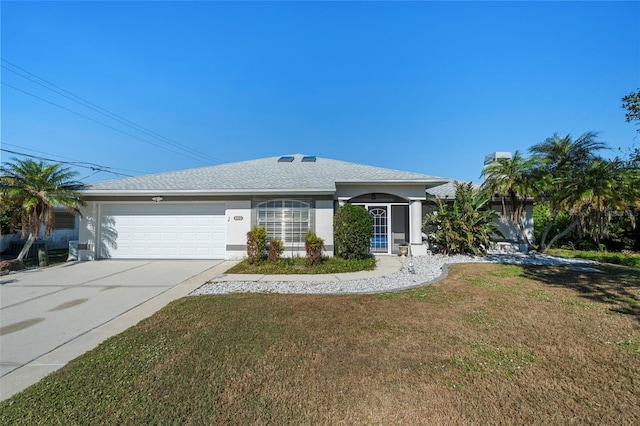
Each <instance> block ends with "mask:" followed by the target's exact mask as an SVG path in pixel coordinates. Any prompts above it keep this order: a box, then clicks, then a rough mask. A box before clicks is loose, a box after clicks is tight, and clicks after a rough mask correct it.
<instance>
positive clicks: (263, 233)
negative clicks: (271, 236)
mask: <svg viewBox="0 0 640 426" xmlns="http://www.w3.org/2000/svg"><path fill="white" fill-rule="evenodd" d="M266 249H267V230H266V229H264V228H261V227H258V226H254V227H253V228H251V231H249V232H247V262H249V264H253V263H256V262H260V261H261V260H262V257H263V255H264V252H265V250H266Z"/></svg>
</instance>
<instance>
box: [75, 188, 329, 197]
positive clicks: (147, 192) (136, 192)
mask: <svg viewBox="0 0 640 426" xmlns="http://www.w3.org/2000/svg"><path fill="white" fill-rule="evenodd" d="M335 192H336V191H335V189H329V188H318V189H251V190H247V189H240V190H238V189H216V190H207V191H202V190H167V189H157V190H156V189H85V190H83V191H82V194H84V195H85V196H109V197H119V196H122V197H135V196H156V195H172V196H177V197H180V196H185V197H193V196H224V195H254V194H259V195H264V194H278V195H333V194H334V193H335Z"/></svg>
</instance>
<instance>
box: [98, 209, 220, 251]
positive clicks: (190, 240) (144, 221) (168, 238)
mask: <svg viewBox="0 0 640 426" xmlns="http://www.w3.org/2000/svg"><path fill="white" fill-rule="evenodd" d="M100 223H101V227H100V239H101V241H102V242H103V245H104V249H103V250H102V253H103V254H102V257H109V258H113V259H224V257H225V247H226V220H225V205H224V204H182V203H180V204H170V203H149V204H147V203H140V204H134V203H132V204H102V205H101V207H100Z"/></svg>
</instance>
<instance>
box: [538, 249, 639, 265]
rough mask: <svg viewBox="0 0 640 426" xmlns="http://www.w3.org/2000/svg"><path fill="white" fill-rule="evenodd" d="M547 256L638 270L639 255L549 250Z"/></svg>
mask: <svg viewBox="0 0 640 426" xmlns="http://www.w3.org/2000/svg"><path fill="white" fill-rule="evenodd" d="M549 254H551V255H553V256H561V257H569V258H576V259H586V260H595V261H596V262H601V263H612V264H614V265H624V266H632V267H635V268H640V253H630V252H629V253H618V252H608V251H585V250H566V249H551V250H549Z"/></svg>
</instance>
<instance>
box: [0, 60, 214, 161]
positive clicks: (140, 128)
mask: <svg viewBox="0 0 640 426" xmlns="http://www.w3.org/2000/svg"><path fill="white" fill-rule="evenodd" d="M2 62H5V63H7V64H9V65H10V66H12V67H14V68H17V69H19V70H20V71H22V72H24V73H26V74H28V75H30V76H33V77H35V78H37V79H38V80H41V81H43V82H45V83H46V84H47V85H49V86H52V87H55V88H56V89H58V90H55V89H53V88H51V87H48V86H47V85H45V84H42V83H40V82H38V81H36V80H34V79H32V78H30V77H28V76H26V75H24V74H22V73H20V72H18V71H16V70H13V69H11V68H9V67H7V66H5V65H0V66H1V67H2V68H4V69H5V70H7V71H10V72H12V73H14V74H16V75H19V76H20V77H22V78H24V79H26V80H29V81H31V82H33V83H35V84H37V85H39V86H41V87H44V88H45V89H48V90H51V91H52V92H54V93H56V94H58V95H60V96H63V97H65V98H67V99H70V100H71V101H73V102H76V103H78V104H80V105H82V106H84V107H85V108H88V109H90V110H92V111H95V112H97V113H99V114H102V115H104V116H105V117H108V118H110V119H112V120H114V121H117V122H119V123H121V124H124V125H126V126H129V127H131V128H133V129H135V130H137V131H139V132H142V133H145V134H146V135H148V136H151V137H154V138H156V139H159V140H161V141H162V142H164V143H166V144H169V145H172V146H174V147H176V148H179V149H184V150H186V151H188V152H190V153H191V154H195V155H198V156H201V157H204V158H205V159H207V160H209V161H212V162H217V163H224V161H223V160H220V159H217V158H215V157H211V156H209V155H207V154H204V153H202V152H200V151H197V150H195V149H193V148H191V147H189V146H187V145H184V144H181V143H180V142H177V141H174V140H173V139H170V138H168V137H166V136H163V135H161V134H159V133H157V132H154V131H152V130H150V129H148V128H146V127H144V126H141V125H139V124H137V123H135V122H133V121H131V120H128V119H126V118H124V117H122V116H120V115H118V114H116V113H114V112H111V111H109V110H107V109H105V108H102V107H101V106H99V105H96V104H95V103H93V102H91V101H89V100H87V99H85V98H83V97H81V96H78V95H75V94H74V93H71V92H69V91H68V90H65V89H63V88H62V87H60V86H57V85H55V84H54V83H51V82H50V81H47V80H45V79H44V78H42V77H39V76H37V75H35V74H33V73H31V72H29V71H27V70H25V69H24V68H21V67H19V66H17V65H15V64H13V63H11V62H9V61H7V60H6V59H2ZM63 92H64V93H63ZM69 95H70V96H69Z"/></svg>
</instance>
